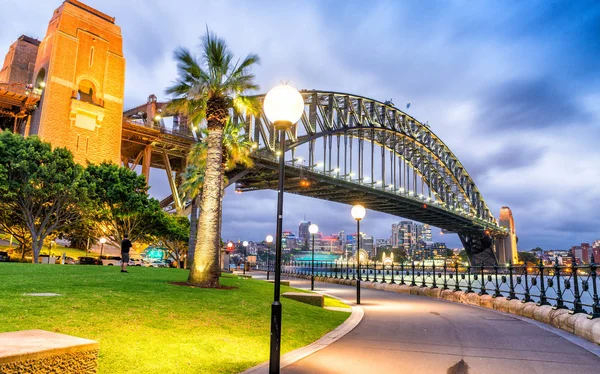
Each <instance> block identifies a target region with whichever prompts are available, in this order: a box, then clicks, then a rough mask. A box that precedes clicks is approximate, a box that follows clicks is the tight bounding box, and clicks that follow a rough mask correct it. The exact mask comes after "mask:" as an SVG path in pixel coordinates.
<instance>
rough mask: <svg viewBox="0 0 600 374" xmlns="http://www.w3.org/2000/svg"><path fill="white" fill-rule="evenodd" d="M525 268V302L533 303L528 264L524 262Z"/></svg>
mask: <svg viewBox="0 0 600 374" xmlns="http://www.w3.org/2000/svg"><path fill="white" fill-rule="evenodd" d="M523 267H524V269H525V297H524V298H523V302H524V303H526V302H528V301H531V294H530V293H529V278H528V277H527V276H528V275H529V274H528V271H527V262H524V264H523Z"/></svg>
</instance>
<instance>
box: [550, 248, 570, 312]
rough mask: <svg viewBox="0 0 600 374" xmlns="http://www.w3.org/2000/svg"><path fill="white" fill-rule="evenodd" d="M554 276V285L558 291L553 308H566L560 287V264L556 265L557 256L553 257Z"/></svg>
mask: <svg viewBox="0 0 600 374" xmlns="http://www.w3.org/2000/svg"><path fill="white" fill-rule="evenodd" d="M554 276H555V277H556V287H557V288H558V292H557V293H556V305H555V306H554V308H553V309H567V306H566V305H565V303H564V301H563V298H562V291H561V289H560V266H559V265H558V256H556V257H555V258H554Z"/></svg>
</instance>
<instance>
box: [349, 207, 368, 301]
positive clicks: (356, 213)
mask: <svg viewBox="0 0 600 374" xmlns="http://www.w3.org/2000/svg"><path fill="white" fill-rule="evenodd" d="M350 213H351V214H352V217H353V218H354V219H355V220H356V273H357V274H356V303H357V304H360V220H361V219H363V218H365V214H367V211H366V210H365V207H364V206H362V205H355V206H353V207H352V210H351V211H350Z"/></svg>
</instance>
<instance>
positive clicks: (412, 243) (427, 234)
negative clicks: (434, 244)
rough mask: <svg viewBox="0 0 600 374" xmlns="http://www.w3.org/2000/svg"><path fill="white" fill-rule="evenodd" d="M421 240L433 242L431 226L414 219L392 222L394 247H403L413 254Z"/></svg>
mask: <svg viewBox="0 0 600 374" xmlns="http://www.w3.org/2000/svg"><path fill="white" fill-rule="evenodd" d="M419 242H424V243H425V242H431V226H429V225H426V224H421V223H416V222H413V221H400V222H398V223H394V224H392V237H391V245H392V247H394V248H403V249H404V250H405V251H406V252H407V253H408V254H409V255H412V252H413V250H416V249H417V248H416V247H417V243H419Z"/></svg>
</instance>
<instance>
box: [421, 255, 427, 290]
mask: <svg viewBox="0 0 600 374" xmlns="http://www.w3.org/2000/svg"><path fill="white" fill-rule="evenodd" d="M421 287H427V285H426V284H425V260H421Z"/></svg>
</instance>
